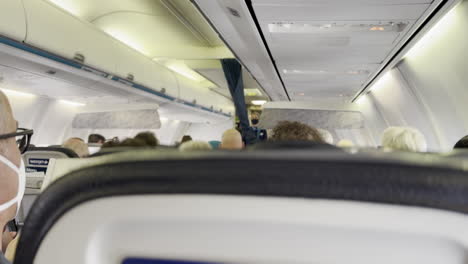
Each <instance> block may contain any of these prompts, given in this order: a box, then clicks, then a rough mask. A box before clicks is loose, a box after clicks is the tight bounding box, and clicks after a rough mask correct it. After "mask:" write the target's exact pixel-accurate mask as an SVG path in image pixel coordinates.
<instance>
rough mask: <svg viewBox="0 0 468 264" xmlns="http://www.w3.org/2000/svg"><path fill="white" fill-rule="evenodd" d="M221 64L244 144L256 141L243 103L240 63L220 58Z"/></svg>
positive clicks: (242, 81)
mask: <svg viewBox="0 0 468 264" xmlns="http://www.w3.org/2000/svg"><path fill="white" fill-rule="evenodd" d="M221 65H222V66H223V71H224V76H225V77H226V81H227V83H228V86H229V91H230V92H231V96H232V99H233V100H234V105H235V107H236V113H237V117H238V118H239V122H240V128H241V132H242V137H243V138H244V141H245V143H246V144H253V143H255V142H256V139H257V136H256V133H255V131H254V129H252V128H251V127H250V122H249V117H248V114H247V107H246V105H245V97H244V80H243V78H242V65H241V64H240V63H239V62H238V61H237V60H236V59H223V60H221Z"/></svg>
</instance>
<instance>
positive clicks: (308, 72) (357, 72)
mask: <svg viewBox="0 0 468 264" xmlns="http://www.w3.org/2000/svg"><path fill="white" fill-rule="evenodd" d="M283 73H284V74H290V75H294V74H297V75H302V74H303V75H312V74H334V75H336V74H350V75H369V74H370V71H368V70H348V71H324V70H288V69H284V70H283Z"/></svg>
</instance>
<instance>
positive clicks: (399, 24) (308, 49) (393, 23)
mask: <svg viewBox="0 0 468 264" xmlns="http://www.w3.org/2000/svg"><path fill="white" fill-rule="evenodd" d="M431 2H432V1H430V0H353V1H351V0H326V1H325V0H253V1H252V3H253V6H254V10H255V13H256V16H257V18H258V20H259V23H260V27H261V29H262V31H263V34H264V36H265V39H266V41H267V44H268V46H269V48H270V50H271V52H272V56H273V57H274V60H275V62H276V65H277V67H278V70H279V72H280V75H281V77H282V79H283V81H284V83H285V86H286V89H287V90H288V92H289V94H290V96H291V97H292V99H293V100H306V99H307V98H312V97H313V98H315V99H317V97H320V98H322V97H323V98H324V99H325V98H332V99H330V100H343V98H348V96H352V95H353V94H354V93H355V92H357V91H359V89H361V87H362V85H363V84H364V83H366V81H367V80H368V78H369V77H370V76H371V75H372V74H373V73H374V72H375V71H376V70H377V69H379V66H380V65H381V63H383V61H384V60H385V59H386V58H387V57H388V55H389V54H390V53H391V52H392V50H393V49H394V47H395V46H396V45H397V44H398V43H399V41H400V39H401V38H402V37H403V36H404V35H405V34H407V32H409V30H410V29H411V27H412V26H413V25H414V23H415V21H416V20H417V19H419V17H420V16H421V15H422V14H423V13H424V12H425V11H426V9H427V8H428V7H429V5H430V4H431ZM327 100H328V99H327Z"/></svg>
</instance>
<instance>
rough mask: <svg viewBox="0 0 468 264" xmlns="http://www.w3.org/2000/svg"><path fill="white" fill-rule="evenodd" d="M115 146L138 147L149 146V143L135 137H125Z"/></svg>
mask: <svg viewBox="0 0 468 264" xmlns="http://www.w3.org/2000/svg"><path fill="white" fill-rule="evenodd" d="M116 147H132V148H138V147H149V145H148V144H147V143H146V142H145V141H143V140H141V139H137V138H127V139H125V140H124V141H122V142H120V143H118V144H117V146H116Z"/></svg>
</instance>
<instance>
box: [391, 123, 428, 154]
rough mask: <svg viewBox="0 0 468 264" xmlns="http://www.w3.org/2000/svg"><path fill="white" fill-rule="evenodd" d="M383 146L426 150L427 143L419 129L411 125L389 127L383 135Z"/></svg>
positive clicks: (415, 150)
mask: <svg viewBox="0 0 468 264" xmlns="http://www.w3.org/2000/svg"><path fill="white" fill-rule="evenodd" d="M382 146H383V147H384V148H387V149H393V150H402V151H413V152H425V151H427V143H426V138H425V137H424V135H423V134H422V133H421V132H419V130H417V129H415V128H411V127H389V128H387V129H385V131H384V133H383V136H382Z"/></svg>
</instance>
